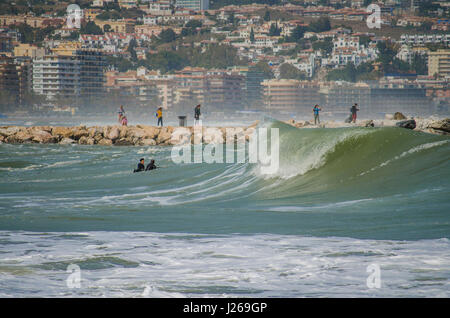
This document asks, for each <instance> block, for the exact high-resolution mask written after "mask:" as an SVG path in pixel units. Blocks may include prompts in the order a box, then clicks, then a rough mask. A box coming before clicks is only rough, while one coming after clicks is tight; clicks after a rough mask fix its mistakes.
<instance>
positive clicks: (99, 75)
mask: <svg viewBox="0 0 450 318" xmlns="http://www.w3.org/2000/svg"><path fill="white" fill-rule="evenodd" d="M105 67H106V63H105V60H104V55H103V52H102V51H100V50H95V49H82V48H79V47H77V46H73V47H72V48H71V47H70V46H60V47H58V48H55V49H54V50H53V52H52V54H47V55H44V56H38V57H36V58H34V59H33V90H34V91H35V92H36V93H38V94H42V95H45V96H47V98H49V99H50V100H51V99H55V98H56V97H57V96H59V97H62V98H69V99H75V100H80V99H82V100H84V101H88V100H90V99H92V98H97V97H101V96H102V95H103V94H104V81H105V80H104V73H103V71H104V68H105Z"/></svg>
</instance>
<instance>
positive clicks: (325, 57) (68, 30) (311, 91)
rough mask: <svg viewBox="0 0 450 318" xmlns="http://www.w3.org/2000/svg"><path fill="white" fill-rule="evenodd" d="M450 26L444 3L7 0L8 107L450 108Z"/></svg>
mask: <svg viewBox="0 0 450 318" xmlns="http://www.w3.org/2000/svg"><path fill="white" fill-rule="evenodd" d="M372 5H375V7H376V8H378V9H379V10H378V14H379V21H378V25H376V26H375V27H374V26H373V25H374V23H373V21H372V20H371V19H372V17H373V16H374V13H373V11H371V10H368V7H369V6H372ZM375 13H377V12H375ZM375 18H376V17H375ZM449 24H450V4H449V3H448V2H447V1H440V0H438V1H428V0H407V1H404V0H382V1H370V0H364V1H363V0H348V1H342V0H301V1H294V0H293V1H288V0H259V1H258V0H253V1H246V0H241V1H239V0H223V1H220V0H215V1H213V0H139V1H137V0H116V1H113V0H109V1H108V0H94V1H84V0H79V1H45V0H34V1H32V0H28V1H25V0H15V1H0V113H3V114H13V115H14V114H15V115H17V114H30V115H45V116H74V115H77V114H80V113H82V114H94V113H95V114H106V113H114V112H115V110H116V109H117V108H118V107H119V106H120V105H125V106H126V107H127V108H128V109H132V110H133V111H135V112H138V113H139V112H147V113H154V111H155V109H157V108H159V107H162V109H163V110H164V111H165V112H172V113H174V114H182V113H185V112H191V109H192V108H193V106H195V105H197V104H201V105H202V107H203V108H204V109H205V111H208V112H211V113H212V112H216V113H217V114H220V113H225V114H227V113H232V112H236V111H241V112H244V111H246V112H263V113H268V114H278V115H279V116H289V115H290V114H303V113H307V114H310V113H311V110H312V107H313V106H314V105H315V104H319V105H321V107H323V109H324V111H325V112H327V113H328V114H329V115H330V116H331V115H333V116H341V115H343V114H347V113H348V108H349V107H350V106H351V105H353V104H354V103H357V104H358V105H361V107H363V108H364V112H365V114H366V115H370V116H373V117H376V116H384V114H387V113H394V112H403V113H406V114H410V115H413V116H420V115H431V114H437V115H448V113H449V109H450V108H449V102H450V90H449V83H450V48H449V45H450V32H448V28H449Z"/></svg>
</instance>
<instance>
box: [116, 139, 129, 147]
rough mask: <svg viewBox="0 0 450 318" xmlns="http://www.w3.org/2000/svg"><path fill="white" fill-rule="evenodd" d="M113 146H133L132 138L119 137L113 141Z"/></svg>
mask: <svg viewBox="0 0 450 318" xmlns="http://www.w3.org/2000/svg"><path fill="white" fill-rule="evenodd" d="M114 145H115V146H133V145H134V143H133V140H132V139H131V138H121V139H119V140H116V141H115V142H114Z"/></svg>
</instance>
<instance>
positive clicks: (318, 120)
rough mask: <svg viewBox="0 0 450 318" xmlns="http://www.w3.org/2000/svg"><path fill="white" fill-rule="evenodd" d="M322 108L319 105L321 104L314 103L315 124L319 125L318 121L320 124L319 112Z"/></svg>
mask: <svg viewBox="0 0 450 318" xmlns="http://www.w3.org/2000/svg"><path fill="white" fill-rule="evenodd" d="M321 110H322V108H320V107H319V105H317V104H316V105H314V108H313V114H314V125H317V123H319V124H320V118H319V112H320V111H321Z"/></svg>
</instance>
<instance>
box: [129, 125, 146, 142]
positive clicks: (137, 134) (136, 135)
mask: <svg viewBox="0 0 450 318" xmlns="http://www.w3.org/2000/svg"><path fill="white" fill-rule="evenodd" d="M126 137H127V138H131V139H133V140H139V139H142V138H144V137H146V132H145V130H144V129H142V128H137V127H128V129H127V133H126Z"/></svg>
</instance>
